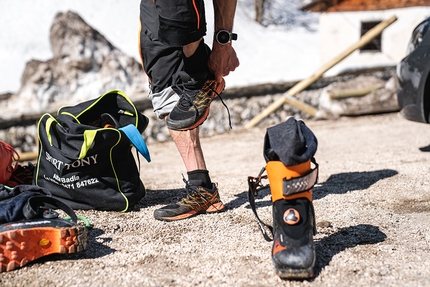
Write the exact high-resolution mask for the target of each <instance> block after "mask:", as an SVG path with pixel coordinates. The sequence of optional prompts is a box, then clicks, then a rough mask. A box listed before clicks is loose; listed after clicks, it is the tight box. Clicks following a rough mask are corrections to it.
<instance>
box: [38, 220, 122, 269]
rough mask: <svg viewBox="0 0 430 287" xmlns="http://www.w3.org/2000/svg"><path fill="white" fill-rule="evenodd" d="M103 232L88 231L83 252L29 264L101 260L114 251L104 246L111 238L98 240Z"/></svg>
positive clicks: (61, 255)
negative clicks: (86, 244) (88, 234)
mask: <svg viewBox="0 0 430 287" xmlns="http://www.w3.org/2000/svg"><path fill="white" fill-rule="evenodd" d="M104 233H105V232H104V231H103V230H101V229H99V228H91V229H90V238H89V242H88V246H87V248H86V249H85V250H83V251H81V252H77V253H71V254H52V255H48V256H44V257H41V258H40V259H38V260H36V261H34V262H31V263H43V262H48V261H56V260H58V261H61V260H82V259H95V258H101V257H104V256H106V255H109V254H112V253H114V252H115V251H116V250H115V249H113V248H110V247H108V246H106V245H105V244H104V243H106V242H110V241H112V238H98V237H99V236H100V235H102V234H104Z"/></svg>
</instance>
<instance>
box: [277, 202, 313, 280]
mask: <svg viewBox="0 0 430 287" xmlns="http://www.w3.org/2000/svg"><path fill="white" fill-rule="evenodd" d="M273 230H274V235H273V247H272V261H273V264H274V266H275V271H276V274H277V275H278V276H279V277H280V278H282V279H308V278H311V277H313V268H314V265H315V258H316V255H315V246H314V242H313V235H314V234H315V216H314V210H313V205H312V202H311V201H309V200H308V199H307V198H298V199H293V200H278V201H275V202H274V203H273Z"/></svg>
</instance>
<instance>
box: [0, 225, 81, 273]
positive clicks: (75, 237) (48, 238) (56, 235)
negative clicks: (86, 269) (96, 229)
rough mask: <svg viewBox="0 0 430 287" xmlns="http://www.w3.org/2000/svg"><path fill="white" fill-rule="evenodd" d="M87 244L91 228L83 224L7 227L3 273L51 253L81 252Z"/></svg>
mask: <svg viewBox="0 0 430 287" xmlns="http://www.w3.org/2000/svg"><path fill="white" fill-rule="evenodd" d="M87 245H88V229H87V228H86V227H84V226H78V225H77V226H72V227H61V228H55V227H40V228H37V227H36V228H28V229H16V230H8V231H4V232H1V233H0V263H1V265H0V273H1V272H4V271H12V270H14V269H17V268H20V267H23V266H24V265H26V264H27V263H29V262H31V261H34V260H36V259H38V258H40V257H43V256H47V255H50V254H69V253H75V252H80V251H82V250H84V249H85V248H86V247H87Z"/></svg>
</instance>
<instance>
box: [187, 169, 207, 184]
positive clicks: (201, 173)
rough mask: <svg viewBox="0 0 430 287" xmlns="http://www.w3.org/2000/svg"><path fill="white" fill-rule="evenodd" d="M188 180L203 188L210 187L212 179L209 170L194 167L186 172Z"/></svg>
mask: <svg viewBox="0 0 430 287" xmlns="http://www.w3.org/2000/svg"><path fill="white" fill-rule="evenodd" d="M187 174H188V182H189V184H190V185H194V186H202V187H204V188H211V187H212V181H211V179H210V177H209V171H207V170H203V169H196V170H193V171H189V172H187Z"/></svg>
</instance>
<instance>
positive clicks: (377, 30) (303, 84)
mask: <svg viewBox="0 0 430 287" xmlns="http://www.w3.org/2000/svg"><path fill="white" fill-rule="evenodd" d="M396 20H397V17H396V16H392V17H390V18H389V19H387V20H385V21H383V22H381V23H379V24H378V25H376V26H375V27H373V28H372V29H370V30H369V31H368V32H367V33H366V34H364V35H363V36H362V37H361V38H360V40H359V41H358V42H357V43H355V44H353V45H352V46H350V47H348V48H347V49H346V50H345V51H344V52H342V53H341V54H339V55H338V56H336V57H335V58H333V59H332V60H330V61H329V62H327V63H326V64H324V65H323V66H321V67H320V68H319V69H318V70H317V71H316V72H315V73H314V74H313V75H312V76H310V77H309V78H307V79H304V80H302V81H300V82H298V83H297V84H296V85H294V86H293V87H292V88H291V89H289V90H288V91H287V92H285V93H284V95H283V97H281V98H279V99H278V100H276V101H275V102H273V103H272V104H270V105H269V106H268V107H267V108H266V109H264V110H263V111H262V112H261V113H259V114H258V115H256V116H255V117H254V118H253V119H251V120H250V121H249V122H248V123H247V124H246V125H245V128H246V129H249V128H252V127H254V126H255V125H257V124H258V123H259V122H260V121H261V120H263V119H264V118H265V117H267V116H268V115H270V114H271V113H272V112H274V111H275V110H277V109H278V108H279V107H281V106H282V105H283V104H284V103H285V102H288V101H291V98H293V96H295V95H296V94H297V93H299V92H301V91H303V90H304V89H306V88H307V87H308V86H310V85H311V84H312V83H313V82H315V81H316V80H317V79H319V78H320V77H321V76H322V75H323V74H324V73H325V72H327V70H329V69H331V68H332V67H333V66H335V65H336V64H337V63H339V62H340V61H342V60H343V59H345V58H346V57H347V56H349V55H350V54H351V53H352V52H354V51H355V50H357V49H359V48H361V47H363V46H364V45H366V44H367V43H369V42H370V41H371V40H372V39H373V38H375V37H376V36H378V35H379V34H381V33H382V31H383V30H384V29H385V28H387V27H388V26H389V25H391V24H392V23H394V22H395V21H396ZM295 101H296V103H297V102H299V100H295ZM301 106H302V108H304V110H303V111H305V112H306V113H308V114H309V115H311V116H315V114H316V112H317V109H315V108H314V107H311V106H309V105H307V104H305V103H301Z"/></svg>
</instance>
